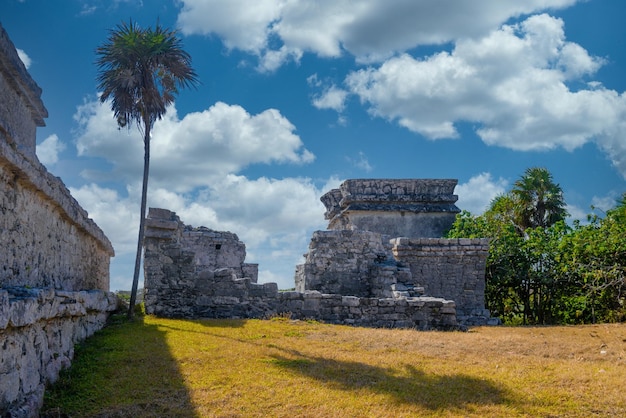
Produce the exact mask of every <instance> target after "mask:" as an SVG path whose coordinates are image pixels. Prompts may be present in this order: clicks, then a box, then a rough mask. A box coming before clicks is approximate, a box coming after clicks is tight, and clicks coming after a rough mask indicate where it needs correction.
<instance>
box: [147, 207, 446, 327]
mask: <svg viewBox="0 0 626 418" xmlns="http://www.w3.org/2000/svg"><path fill="white" fill-rule="evenodd" d="M325 232H328V234H326V235H328V236H335V238H336V237H341V236H345V235H350V236H351V237H353V236H355V235H359V236H360V241H358V242H360V243H361V244H362V245H360V246H359V248H358V250H357V251H352V254H347V253H341V252H340V253H339V254H338V255H337V256H336V257H335V260H340V259H343V264H342V268H343V270H342V271H343V272H346V273H349V272H351V271H352V270H355V271H359V266H360V267H361V268H362V269H363V271H362V273H363V276H364V277H369V275H370V274H371V269H372V268H379V269H380V272H383V274H374V276H376V277H382V276H384V275H385V274H387V273H389V274H387V276H386V277H388V280H387V281H386V283H391V281H392V279H389V276H393V279H395V278H397V277H403V276H402V273H398V271H402V272H403V273H404V274H410V273H409V271H408V269H400V268H398V267H397V266H395V264H394V263H391V264H390V263H386V262H385V260H383V258H384V257H383V256H382V254H383V253H384V254H386V256H388V257H391V256H392V254H391V246H390V245H388V244H387V245H386V246H385V245H384V244H383V242H382V241H381V238H380V235H379V234H374V233H367V232H365V233H363V232H361V231H325ZM324 235H325V234H323V233H320V236H322V238H320V241H324V238H323V236H324ZM326 238H328V237H326ZM218 241H219V242H222V246H221V247H220V248H219V249H218V248H216V245H215V242H218ZM335 241H337V240H335ZM339 241H341V240H339ZM332 242H333V239H332V238H331V239H330V240H326V241H325V244H331V246H332ZM350 242H357V240H354V241H350ZM190 243H191V244H190ZM225 247H230V248H243V249H244V251H243V253H242V252H240V251H237V252H235V253H236V254H237V255H238V256H237V257H225V258H223V260H224V261H225V260H230V261H231V263H230V265H224V264H222V265H220V264H219V263H214V262H213V261H212V260H218V259H219V258H218V252H219V251H221V250H222V249H224V248H225ZM320 247H323V248H324V250H323V251H321V252H324V253H325V254H331V253H332V252H333V251H332V250H331V248H330V246H328V245H326V246H325V247H324V245H322V244H320ZM370 247H371V251H369V252H368V251H365V249H366V248H370ZM192 248H193V249H192ZM346 249H347V247H346ZM196 251H199V252H196ZM321 252H320V254H321ZM209 253H210V254H209ZM362 254H366V256H365V257H363V256H362ZM244 259H245V247H243V245H242V244H240V243H239V240H238V239H237V238H236V235H234V234H232V233H230V232H218V231H212V230H209V229H208V228H202V227H201V228H192V227H189V226H185V225H184V224H183V223H182V222H180V220H179V218H178V217H177V216H176V214H175V213H173V212H170V211H167V210H164V209H150V211H149V215H148V219H147V222H146V240H145V258H144V270H145V284H144V288H145V292H146V293H145V304H146V312H148V313H150V314H155V315H159V316H164V317H183V318H267V317H271V316H273V315H278V314H286V313H288V314H289V315H290V316H291V317H292V318H294V319H307V318H308V319H316V320H321V321H324V322H328V323H334V324H351V325H360V326H372V327H402V328H416V329H434V328H435V329H454V328H456V327H457V326H458V324H457V321H456V310H455V304H454V302H453V301H449V300H445V299H441V298H430V297H412V296H410V295H409V294H408V293H406V292H405V294H403V295H400V294H394V292H393V291H391V289H392V287H390V288H389V291H382V288H381V289H380V290H375V291H370V290H371V289H373V288H374V289H378V288H377V287H376V283H375V281H374V282H371V281H368V282H367V283H359V282H358V275H357V274H352V277H353V278H354V280H353V281H352V282H350V283H347V284H341V283H339V282H337V287H336V289H335V288H325V289H324V292H320V291H317V290H312V289H306V290H304V291H291V292H279V291H278V286H277V285H276V283H264V284H258V283H256V277H250V276H255V274H256V265H252V266H254V269H253V271H254V273H255V274H253V275H247V274H246V268H245V266H246V263H244V262H243V261H244ZM200 260H209V262H208V263H206V264H203V263H202V262H200ZM233 261H234V262H233ZM327 261H328V260H327ZM371 263H378V265H377V267H373V266H372V265H371ZM247 266H250V265H247ZM248 268H249V267H248ZM385 272H386V273H385ZM333 274H334V273H333ZM321 275H322V276H323V273H322V274H321ZM339 276H340V275H339ZM339 276H337V277H339ZM326 291H330V292H333V291H345V292H348V291H351V292H353V293H360V294H361V295H362V296H363V297H359V296H358V295H344V294H340V293H327V292H326Z"/></svg>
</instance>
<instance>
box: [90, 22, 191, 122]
mask: <svg viewBox="0 0 626 418" xmlns="http://www.w3.org/2000/svg"><path fill="white" fill-rule="evenodd" d="M96 54H97V55H98V59H97V60H96V65H97V66H98V69H99V75H98V78H97V81H98V88H99V89H100V90H101V91H102V95H101V96H100V100H101V101H102V102H105V101H106V100H108V99H109V98H110V99H111V109H112V110H113V113H114V115H115V117H116V118H117V122H118V125H119V126H120V127H125V126H126V125H127V124H128V123H129V122H131V121H135V122H137V124H138V126H139V127H140V128H146V127H148V128H150V127H152V125H153V124H154V122H155V121H156V120H158V119H160V118H161V117H162V116H163V115H164V114H165V112H166V108H167V106H168V105H170V104H172V102H173V101H174V97H175V95H176V94H177V93H178V87H188V86H190V85H193V84H195V83H197V77H196V73H195V72H194V70H193V69H192V67H191V56H190V55H189V54H188V53H187V52H186V51H184V50H183V48H182V42H181V41H180V39H179V38H178V36H177V31H175V30H170V29H167V28H163V27H162V26H161V25H160V24H159V23H157V25H156V28H155V29H152V28H147V29H142V28H140V27H139V26H138V25H137V24H136V23H134V22H133V21H132V20H131V21H130V22H129V23H122V24H119V25H118V26H117V27H116V29H114V30H111V32H110V33H109V37H108V39H107V41H106V42H105V43H104V44H102V45H101V46H100V47H98V48H97V49H96ZM142 125H143V126H142Z"/></svg>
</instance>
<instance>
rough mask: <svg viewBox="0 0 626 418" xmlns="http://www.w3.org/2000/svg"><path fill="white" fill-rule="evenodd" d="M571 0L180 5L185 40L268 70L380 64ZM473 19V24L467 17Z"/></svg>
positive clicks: (293, 0) (209, 0)
mask: <svg viewBox="0 0 626 418" xmlns="http://www.w3.org/2000/svg"><path fill="white" fill-rule="evenodd" d="M574 3H576V0H526V1H523V2H519V1H502V0H473V1H471V2H470V1H464V2H459V1H456V0H421V1H413V0H397V1H393V2H390V1H388V0H361V1H358V2H354V1H352V0H332V1H331V0H326V1H310V0H231V1H222V0H184V1H183V7H182V9H181V12H180V14H179V16H178V25H179V26H180V27H181V30H182V32H183V33H184V34H187V35H190V34H201V35H217V36H219V37H220V38H221V39H222V41H223V42H224V44H225V45H226V46H227V47H228V48H230V49H234V48H237V49H240V50H243V51H247V52H249V53H252V54H255V55H257V56H258V57H259V58H260V61H261V65H260V66H259V67H260V68H261V69H267V70H273V69H275V68H277V67H278V66H279V65H282V63H284V62H286V61H287V60H289V59H294V60H296V61H297V60H299V58H300V57H301V56H302V54H303V53H305V52H311V53H314V54H316V55H318V56H322V57H338V56H341V55H342V54H343V53H344V51H347V52H348V53H350V54H352V55H353V56H355V57H356V58H357V60H359V61H369V62H372V61H379V60H382V59H386V58H388V57H390V56H392V55H394V54H396V53H399V52H403V51H406V50H408V49H411V48H413V47H415V46H419V45H432V44H443V43H446V42H450V41H453V40H455V39H459V38H466V37H480V36H482V35H484V34H486V33H487V32H489V31H490V30H491V29H492V28H494V27H497V26H499V25H501V24H502V23H504V22H506V21H507V20H509V19H510V18H512V17H518V16H520V15H525V14H531V13H536V12H539V11H544V10H548V9H557V8H564V7H568V6H571V5H572V4H574ZM468 16H471V18H468Z"/></svg>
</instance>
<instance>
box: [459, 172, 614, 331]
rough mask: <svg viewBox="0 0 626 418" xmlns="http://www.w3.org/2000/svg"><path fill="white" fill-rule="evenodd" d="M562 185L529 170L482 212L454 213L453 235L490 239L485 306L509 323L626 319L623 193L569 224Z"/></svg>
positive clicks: (544, 173)
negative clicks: (596, 211) (610, 203)
mask: <svg viewBox="0 0 626 418" xmlns="http://www.w3.org/2000/svg"><path fill="white" fill-rule="evenodd" d="M566 217H567V212H566V210H565V201H564V200H563V192H562V190H561V188H560V186H559V185H558V184H556V183H554V180H553V179H552V176H551V174H550V173H549V172H548V171H547V170H546V169H543V168H531V169H528V170H527V171H526V173H525V174H524V175H523V176H522V177H521V178H520V179H519V180H518V181H516V182H515V184H514V185H513V189H512V190H511V191H510V192H509V193H508V194H505V195H502V196H499V197H497V198H496V199H494V200H493V201H492V202H491V205H490V206H489V208H488V209H487V211H485V213H483V214H481V215H473V214H471V213H469V212H467V211H464V212H462V213H460V214H459V215H457V219H456V222H455V224H454V226H453V228H452V229H451V230H450V231H449V233H448V236H449V237H459V238H460V237H466V238H476V237H487V238H490V239H491V242H490V253H489V257H488V260H487V269H486V305H487V308H488V309H490V310H491V313H492V315H495V316H498V317H500V318H501V319H502V320H503V321H504V322H505V323H508V324H578V323H595V322H614V321H625V320H626V193H625V194H624V195H623V196H622V197H621V199H620V200H619V201H618V202H616V207H614V208H613V209H611V210H609V211H607V212H606V213H604V214H603V216H599V215H597V214H595V215H589V216H588V219H587V222H585V223H582V222H578V221H575V222H573V223H571V224H568V223H567V222H566Z"/></svg>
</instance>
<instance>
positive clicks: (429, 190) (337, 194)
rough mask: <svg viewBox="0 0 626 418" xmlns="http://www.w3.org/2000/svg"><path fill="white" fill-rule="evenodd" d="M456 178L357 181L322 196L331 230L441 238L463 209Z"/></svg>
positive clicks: (351, 181) (344, 183)
mask: <svg viewBox="0 0 626 418" xmlns="http://www.w3.org/2000/svg"><path fill="white" fill-rule="evenodd" d="M456 184H457V180H453V179H443V180H440V179H355V180H346V181H344V182H343V183H342V184H341V185H340V186H339V188H338V189H334V190H331V191H330V192H328V193H326V194H325V195H324V196H322V198H321V200H322V203H324V205H325V206H326V213H325V215H324V216H325V217H326V219H328V220H329V222H328V229H331V230H341V229H357V230H362V231H371V232H378V233H380V234H384V235H388V236H390V237H430V238H439V237H441V236H443V235H444V233H445V232H446V231H447V230H448V229H449V228H450V227H451V226H452V224H453V223H454V219H455V216H456V214H457V213H459V212H460V210H459V208H457V207H456V206H455V204H454V203H455V202H456V201H457V199H458V198H457V196H456V195H454V194H453V193H454V187H455V186H456Z"/></svg>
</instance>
